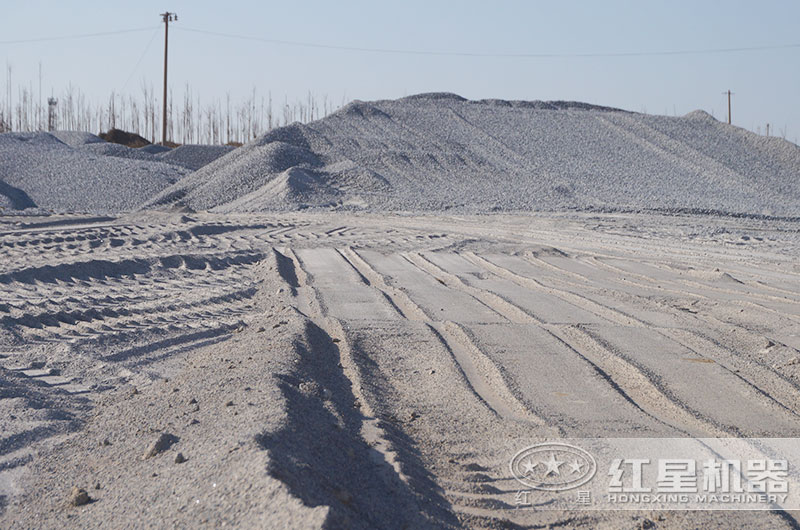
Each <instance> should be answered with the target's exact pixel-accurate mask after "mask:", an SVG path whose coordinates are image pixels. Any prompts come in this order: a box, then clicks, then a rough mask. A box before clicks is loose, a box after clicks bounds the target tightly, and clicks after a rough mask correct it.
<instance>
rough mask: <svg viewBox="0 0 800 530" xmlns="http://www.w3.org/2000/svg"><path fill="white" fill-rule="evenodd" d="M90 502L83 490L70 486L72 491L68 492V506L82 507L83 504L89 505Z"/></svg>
mask: <svg viewBox="0 0 800 530" xmlns="http://www.w3.org/2000/svg"><path fill="white" fill-rule="evenodd" d="M91 501H92V499H91V497H89V494H88V493H86V490H85V489H83V488H79V487H78V486H72V490H70V492H69V504H70V506H83V505H84V504H89V503H90V502H91Z"/></svg>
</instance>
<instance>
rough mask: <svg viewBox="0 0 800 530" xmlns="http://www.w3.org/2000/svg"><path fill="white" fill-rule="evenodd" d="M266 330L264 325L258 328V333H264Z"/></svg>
mask: <svg viewBox="0 0 800 530" xmlns="http://www.w3.org/2000/svg"><path fill="white" fill-rule="evenodd" d="M265 331H266V329H264V327H263V326H262V327H260V328H258V329H257V330H256V333H264V332H265Z"/></svg>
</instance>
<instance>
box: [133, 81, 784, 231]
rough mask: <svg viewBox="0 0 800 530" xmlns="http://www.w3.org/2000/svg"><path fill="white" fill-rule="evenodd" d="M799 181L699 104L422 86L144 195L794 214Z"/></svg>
mask: <svg viewBox="0 0 800 530" xmlns="http://www.w3.org/2000/svg"><path fill="white" fill-rule="evenodd" d="M799 177H800V148H798V146H796V145H794V144H792V143H789V142H786V141H784V140H781V139H779V138H766V137H762V136H759V135H756V134H753V133H750V132H747V131H745V130H743V129H740V128H737V127H734V126H730V125H727V124H724V123H720V122H718V121H716V120H715V119H713V118H712V117H711V116H709V115H708V114H706V113H704V112H701V111H695V112H693V113H690V114H689V115H686V116H684V117H665V116H650V115H643V114H637V113H631V112H626V111H621V110H617V109H611V108H608V107H597V106H592V105H588V104H585V103H575V102H563V101H556V102H539V101H533V102H525V101H502V100H483V101H468V100H465V99H464V98H461V97H459V96H456V95H453V94H421V95H418V96H412V97H408V98H403V99H400V100H393V101H377V102H370V103H365V102H358V101H357V102H353V103H351V104H350V105H348V106H346V107H344V108H343V109H341V110H340V111H338V112H336V113H335V114H332V115H331V116H329V117H327V118H325V119H322V120H319V121H316V122H313V123H310V124H308V125H301V124H293V125H290V126H288V127H284V128H281V129H277V130H274V131H271V132H270V133H267V134H266V135H264V136H262V137H260V138H258V139H257V140H255V141H253V142H251V143H249V144H247V145H245V146H243V147H241V148H239V149H236V150H235V151H233V152H231V153H229V154H227V155H226V156H224V157H221V158H219V159H217V160H216V161H214V162H212V163H210V164H208V165H207V166H205V167H203V168H202V169H200V170H199V171H197V172H195V173H193V174H192V175H190V176H188V177H186V178H185V179H183V180H181V181H180V182H179V183H177V184H176V185H174V186H171V187H170V188H168V189H167V190H164V192H162V193H161V194H159V195H158V196H157V197H155V198H154V199H153V200H151V201H150V202H149V203H148V205H149V206H160V205H168V204H173V203H178V204H181V205H185V206H188V207H190V208H193V209H196V210H210V209H214V210H215V211H221V212H229V211H264V210H290V209H298V208H305V207H324V208H348V209H350V208H365V209H369V210H394V211H440V210H456V211H464V212H487V211H519V210H550V211H552V210H565V209H588V210H602V211H646V210H656V211H659V210H661V211H686V212H698V213H726V214H743V215H778V216H800V178H799Z"/></svg>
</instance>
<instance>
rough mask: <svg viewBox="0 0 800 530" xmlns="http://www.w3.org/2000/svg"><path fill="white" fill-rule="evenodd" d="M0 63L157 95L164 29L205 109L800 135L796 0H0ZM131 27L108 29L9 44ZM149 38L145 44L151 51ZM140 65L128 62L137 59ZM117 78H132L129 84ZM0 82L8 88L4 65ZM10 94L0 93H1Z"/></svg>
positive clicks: (27, 82) (178, 85)
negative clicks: (268, 103)
mask: <svg viewBox="0 0 800 530" xmlns="http://www.w3.org/2000/svg"><path fill="white" fill-rule="evenodd" d="M0 6H2V7H0V12H2V32H1V33H0V35H1V36H0V41H3V43H0V59H4V60H5V62H6V63H7V64H8V65H10V66H11V85H12V87H14V93H15V94H16V91H17V87H18V86H19V85H20V84H22V85H24V86H30V87H31V88H32V89H33V90H34V92H36V91H38V82H39V81H38V80H39V74H38V69H39V63H41V68H42V74H43V87H44V89H43V91H44V92H45V95H47V94H49V93H50V91H51V90H52V91H54V92H55V93H56V94H59V93H60V92H62V91H63V90H64V89H65V88H66V87H67V85H68V84H69V83H72V84H73V86H75V87H78V88H80V89H81V91H82V92H84V93H85V94H87V96H88V97H89V98H90V99H92V100H98V101H99V100H104V99H106V98H107V96H108V94H109V93H110V92H111V91H112V90H115V91H117V92H123V93H134V94H139V93H141V86H142V83H143V82H144V83H146V84H147V85H148V86H152V87H153V88H155V89H156V90H158V91H160V87H161V83H162V77H161V76H162V60H163V40H164V35H163V24H161V21H160V17H159V13H161V12H163V11H165V10H169V11H173V12H177V13H178V16H179V20H178V22H176V23H174V24H172V25H170V85H171V86H172V87H173V91H174V97H175V98H176V99H177V98H178V97H180V95H181V93H182V90H183V87H184V86H185V85H186V84H187V83H188V84H189V85H190V87H191V89H192V92H193V93H194V94H196V95H199V96H201V98H202V100H203V101H204V102H210V101H211V100H213V99H216V98H219V99H224V98H225V95H226V93H230V94H231V97H232V98H233V99H234V100H237V99H241V98H242V97H244V96H245V95H246V94H248V93H249V92H251V91H252V90H253V88H254V87H255V88H256V90H257V92H258V93H259V94H263V95H266V94H267V92H268V91H271V93H272V96H273V99H274V100H276V101H278V102H282V101H283V99H284V97H288V99H289V100H294V99H296V98H300V97H304V96H305V94H307V92H308V91H309V90H310V91H312V92H313V93H314V94H317V95H318V96H319V97H320V98H321V97H322V96H327V97H328V98H329V99H330V100H334V101H336V102H337V103H340V102H341V101H342V100H343V99H346V100H351V99H362V100H370V99H384V98H396V97H401V96H404V95H408V94H414V93H418V92H430V91H448V92H455V93H458V94H460V95H462V96H465V97H467V98H470V99H480V98H503V99H543V100H548V99H568V100H578V101H586V102H590V103H596V104H601V105H610V106H616V107H621V108H625V109H628V110H633V111H645V112H648V113H653V114H668V115H673V114H679V115H680V114H685V113H687V112H689V111H692V110H694V109H698V108H699V109H703V110H706V111H708V112H711V113H713V114H714V115H715V116H716V117H717V118H718V119H725V117H726V112H727V110H726V109H727V103H726V98H725V96H723V94H722V92H723V91H724V90H727V89H729V88H730V89H731V90H732V91H733V92H734V93H735V95H734V97H733V121H734V124H737V125H740V126H742V127H746V128H748V129H751V130H757V129H758V128H760V129H761V130H762V132H763V129H764V124H766V123H767V122H769V123H770V124H771V127H772V130H773V131H775V133H776V134H780V133H781V131H782V130H784V129H785V131H786V136H787V138H788V139H790V140H793V141H795V140H796V139H797V138H798V137H800V104H799V103H798V97H800V2H798V1H797V0H786V1H764V0H762V1H759V2H755V1H739V0H726V1H725V2H719V1H713V2H712V1H707V2H703V1H676V0H672V1H642V0H638V1H622V0H613V1H612V0H606V1H602V2H598V1H592V2H590V1H584V2H579V1H561V2H557V1H547V2H541V1H527V2H523V1H496V2H488V1H483V2H478V1H471V0H470V1H464V0H462V1H460V2H444V1H437V0H425V1H418V0H403V1H402V2H391V3H390V2H379V1H375V0H372V1H347V0H343V1H339V2H331V1H316V0H305V1H302V2H297V1H295V2H292V1H282V2H272V1H261V2H251V1H246V0H238V1H235V2H234V1H229V2H208V1H197V0H194V1H178V0H168V1H159V2H150V1H146V0H139V1H136V2H115V1H108V0H103V1H76V2H63V1H59V2H55V1H53V2H45V1H37V0H27V1H24V2H23V1H18V0H13V1H9V0H3V1H2V2H0ZM137 28H152V29H149V30H145V31H140V32H131V33H122V34H117V35H110V36H101V37H93V38H88V37H87V38H82V39H72V40H55V41H42V42H25V43H8V41H14V40H20V39H32V38H38V37H59V36H66V35H76V34H88V33H97V32H104V31H116V30H126V29H137ZM188 30H204V31H213V32H220V33H228V34H236V35H242V36H250V37H258V38H262V39H273V40H281V41H296V42H304V43H312V44H323V45H333V46H343V47H354V48H370V49H374V48H380V49H392V50H415V51H436V52H457V53H467V54H496V55H503V54H512V55H513V54H555V55H557V57H485V56H484V57H480V56H477V57H476V56H442V55H424V54H403V53H378V52H372V51H353V50H341V49H329V48H324V47H303V46H295V45H290V44H278V43H267V42H261V41H253V40H242V39H234V38H226V37H221V36H214V35H209V34H205V33H197V32H192V31H188ZM148 44H149V48H148ZM774 45H793V46H791V47H784V48H781V49H767V50H756V51H741V52H736V53H702V54H677V55H636V56H616V57H597V56H594V57H575V56H569V55H570V54H613V53H628V52H639V53H641V52H644V53H647V52H667V51H669V52H672V51H682V50H698V49H703V50H708V49H723V48H724V49H730V48H741V47H759V46H774ZM140 59H141V62H140V63H139V66H138V67H137V68H135V67H136V64H137V62H139V61H140ZM126 82H127V85H126ZM0 83H2V87H3V88H5V86H6V84H7V72H6V69H5V68H4V69H3V72H2V75H0ZM3 94H5V91H4V92H3Z"/></svg>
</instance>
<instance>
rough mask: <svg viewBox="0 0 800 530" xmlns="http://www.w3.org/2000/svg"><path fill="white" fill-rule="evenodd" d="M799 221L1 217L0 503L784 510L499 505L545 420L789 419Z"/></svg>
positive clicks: (504, 519) (788, 523)
mask: <svg viewBox="0 0 800 530" xmlns="http://www.w3.org/2000/svg"><path fill="white" fill-rule="evenodd" d="M799 227H800V225H798V223H797V222H795V221H781V220H753V219H739V218H718V217H704V216H669V217H667V216H655V215H643V214H630V215H623V214H615V215H601V214H578V213H575V214H552V215H546V214H541V215H485V216H447V215H435V216H434V215H426V216H415V215H383V216H380V215H368V214H363V215H357V214H345V213H289V214H263V215H262V214H252V215H249V214H248V215H245V214H241V215H232V214H231V215H211V214H200V213H186V214H182V213H153V212H148V213H139V214H131V215H128V216H122V217H118V218H112V217H107V218H88V217H76V216H50V217H40V218H36V217H13V216H9V217H2V218H0V291H1V292H2V293H3V295H2V298H1V299H0V320H1V321H2V323H1V324H2V325H1V326H0V432H2V438H0V527H3V528H64V527H68V528H100V527H125V526H127V527H173V526H174V527H187V528H188V527H198V526H209V527H211V526H213V527H219V526H223V525H233V526H241V527H251V528H307V527H330V528H345V527H350V528H424V527H447V528H457V527H468V528H517V527H548V526H555V527H567V528H570V527H586V528H602V527H606V528H714V527H718V528H732V527H752V528H798V526H800V525H798V522H797V520H796V519H795V515H794V514H792V513H787V512H736V513H721V512H648V513H640V512H588V511H584V512H578V511H576V512H563V511H557V510H547V509H541V510H518V509H516V506H515V505H514V493H515V491H517V490H518V485H517V484H515V481H514V480H513V478H511V477H510V473H509V471H508V462H509V459H510V458H511V456H513V454H514V452H515V450H518V449H520V447H519V446H518V444H519V443H521V442H522V441H528V442H530V441H535V440H540V439H545V438H548V437H643V438H645V437H684V436H699V437H720V436H721V437H725V436H736V437H745V436H746V437H795V436H798V435H799V434H800V400H798V396H799V395H800V394H798V390H799V389H800V351H798V350H800V263H798V262H797V259H796V256H797V255H798V247H800V236H798V233H799V232H798V228H799ZM159 438H161V442H162V443H161V444H160V445H158V446H157V447H153V444H154V442H155V441H156V440H158V439H159ZM150 449H153V451H151V452H150V453H148V451H149V450H150ZM178 453H180V455H181V457H182V458H178ZM180 460H185V461H183V462H180ZM73 486H77V487H79V488H84V489H85V490H86V491H87V493H88V494H89V496H90V497H91V499H92V502H90V503H88V504H85V505H82V506H78V507H73V506H69V504H68V498H69V494H70V490H71V488H72V487H73Z"/></svg>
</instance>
